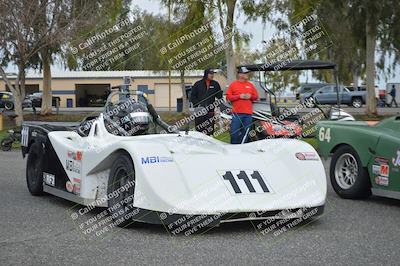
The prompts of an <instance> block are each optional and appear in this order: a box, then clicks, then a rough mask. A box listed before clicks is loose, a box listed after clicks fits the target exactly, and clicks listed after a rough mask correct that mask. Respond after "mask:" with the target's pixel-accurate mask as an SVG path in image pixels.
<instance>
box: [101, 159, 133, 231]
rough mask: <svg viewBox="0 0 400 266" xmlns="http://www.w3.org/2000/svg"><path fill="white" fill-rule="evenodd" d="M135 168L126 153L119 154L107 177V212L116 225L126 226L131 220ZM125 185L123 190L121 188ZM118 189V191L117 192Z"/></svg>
mask: <svg viewBox="0 0 400 266" xmlns="http://www.w3.org/2000/svg"><path fill="white" fill-rule="evenodd" d="M134 184H135V169H134V166H133V163H132V160H131V158H130V156H129V155H127V154H120V155H119V156H118V157H117V159H116V160H115V161H114V163H113V165H112V167H111V170H110V175H109V178H108V188H107V195H113V196H110V197H109V199H108V213H109V215H111V217H112V218H113V221H114V223H115V225H116V226H119V227H126V226H128V225H129V224H131V223H132V222H133V219H132V218H133V217H132V212H133V210H134V209H135V208H134V207H133V197H134V191H135V185H134ZM122 187H125V188H126V189H125V190H122V189H121V188H122ZM118 191H119V192H118Z"/></svg>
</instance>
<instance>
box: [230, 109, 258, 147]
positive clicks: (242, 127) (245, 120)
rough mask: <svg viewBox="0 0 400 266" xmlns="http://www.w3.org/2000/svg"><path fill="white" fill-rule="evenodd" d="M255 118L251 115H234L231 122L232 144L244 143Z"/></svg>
mask: <svg viewBox="0 0 400 266" xmlns="http://www.w3.org/2000/svg"><path fill="white" fill-rule="evenodd" d="M252 122H253V118H252V116H251V115H249V114H232V122H231V143H232V144H240V143H242V140H243V137H244V135H245V134H246V130H247V129H249V130H250V126H251V123H252Z"/></svg>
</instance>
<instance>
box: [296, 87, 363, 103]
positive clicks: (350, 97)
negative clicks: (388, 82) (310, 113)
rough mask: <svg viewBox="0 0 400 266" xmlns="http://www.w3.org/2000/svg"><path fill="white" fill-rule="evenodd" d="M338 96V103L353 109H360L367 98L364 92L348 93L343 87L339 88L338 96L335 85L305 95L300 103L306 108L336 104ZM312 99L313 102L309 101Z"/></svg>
mask: <svg viewBox="0 0 400 266" xmlns="http://www.w3.org/2000/svg"><path fill="white" fill-rule="evenodd" d="M338 96H339V101H340V103H341V104H347V105H349V106H353V107H355V108H360V107H362V105H363V104H365V99H366V96H367V92H366V91H350V90H349V89H347V88H346V87H344V86H339V95H338V94H337V93H336V85H334V84H333V85H328V86H325V87H322V88H320V89H318V90H316V91H315V92H308V93H305V94H304V95H303V96H302V98H301V100H300V102H301V103H305V104H306V105H307V107H314V105H315V103H317V104H337V100H338ZM310 98H313V100H314V101H309V99H310Z"/></svg>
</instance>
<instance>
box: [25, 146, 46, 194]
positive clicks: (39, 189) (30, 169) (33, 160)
mask: <svg viewBox="0 0 400 266" xmlns="http://www.w3.org/2000/svg"><path fill="white" fill-rule="evenodd" d="M43 156H44V151H43V147H42V144H41V143H39V142H34V143H33V144H32V145H31V147H30V149H29V154H28V159H27V161H26V183H27V186H28V190H29V192H30V193H31V194H32V195H34V196H39V195H43Z"/></svg>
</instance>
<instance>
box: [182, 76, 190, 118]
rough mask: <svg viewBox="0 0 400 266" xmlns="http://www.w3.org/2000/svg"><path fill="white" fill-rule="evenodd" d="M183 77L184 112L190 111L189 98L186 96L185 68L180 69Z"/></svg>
mask: <svg viewBox="0 0 400 266" xmlns="http://www.w3.org/2000/svg"><path fill="white" fill-rule="evenodd" d="M180 74H181V75H180V77H181V88H182V98H183V113H189V99H188V98H187V97H186V88H185V70H181V71H180Z"/></svg>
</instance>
